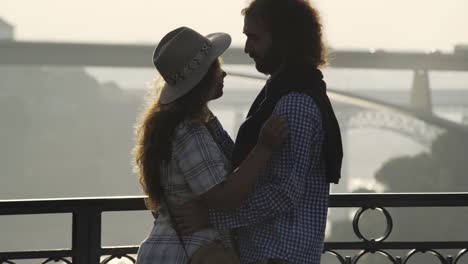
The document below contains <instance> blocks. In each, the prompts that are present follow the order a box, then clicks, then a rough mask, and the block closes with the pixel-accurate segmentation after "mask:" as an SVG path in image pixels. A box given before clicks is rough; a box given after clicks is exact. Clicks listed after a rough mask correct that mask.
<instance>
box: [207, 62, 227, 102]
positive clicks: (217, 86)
mask: <svg viewBox="0 0 468 264" xmlns="http://www.w3.org/2000/svg"><path fill="white" fill-rule="evenodd" d="M224 77H226V72H225V71H223V69H221V66H218V67H216V70H215V73H214V80H213V87H212V94H211V96H210V100H215V99H218V98H220V97H221V96H223V87H224Z"/></svg>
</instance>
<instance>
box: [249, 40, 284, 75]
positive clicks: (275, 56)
mask: <svg viewBox="0 0 468 264" xmlns="http://www.w3.org/2000/svg"><path fill="white" fill-rule="evenodd" d="M280 54H281V53H280V51H279V50H278V49H276V48H275V47H274V46H273V45H272V46H271V47H270V48H269V49H268V51H267V52H266V53H265V56H264V57H263V59H262V60H258V61H256V63H255V68H257V71H259V72H261V73H264V74H272V73H274V72H275V71H276V70H277V69H278V68H279V66H280V65H281V63H282V62H283V60H282V59H281V56H280Z"/></svg>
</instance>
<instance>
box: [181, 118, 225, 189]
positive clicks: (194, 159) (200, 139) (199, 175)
mask: <svg viewBox="0 0 468 264" xmlns="http://www.w3.org/2000/svg"><path fill="white" fill-rule="evenodd" d="M174 155H175V157H174V158H175V160H176V162H177V164H178V166H179V168H180V170H181V172H182V173H183V175H184V179H185V181H186V182H187V184H188V185H189V186H190V188H191V190H192V191H193V193H194V194H195V195H201V194H203V193H205V192H206V191H208V190H209V189H211V188H212V187H214V186H215V185H217V184H219V183H221V182H223V181H224V180H225V177H226V175H227V174H228V170H227V166H226V160H225V158H223V154H222V152H221V150H220V149H219V147H218V145H217V144H216V142H215V141H214V140H213V137H212V136H211V135H210V133H209V132H208V130H207V129H206V127H205V126H203V125H198V124H187V125H186V127H185V129H184V132H183V133H180V134H179V135H178V136H177V140H176V144H175V147H174Z"/></svg>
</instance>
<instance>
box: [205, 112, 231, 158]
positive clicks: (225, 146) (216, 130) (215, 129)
mask: <svg viewBox="0 0 468 264" xmlns="http://www.w3.org/2000/svg"><path fill="white" fill-rule="evenodd" d="M207 126H208V127H209V129H210V131H211V133H212V134H213V136H214V138H215V139H216V140H217V142H218V144H219V145H220V147H221V149H222V151H223V153H224V155H225V156H226V158H228V160H231V157H232V151H233V150H234V141H233V140H232V138H231V137H230V136H229V134H228V133H227V132H226V130H224V128H223V126H222V125H221V123H220V122H219V120H218V118H217V117H213V118H212V119H210V121H208V123H207Z"/></svg>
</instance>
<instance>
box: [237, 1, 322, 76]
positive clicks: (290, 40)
mask: <svg viewBox="0 0 468 264" xmlns="http://www.w3.org/2000/svg"><path fill="white" fill-rule="evenodd" d="M242 15H244V16H246V17H249V18H254V19H255V20H257V21H258V22H259V23H262V24H263V25H264V26H265V27H266V29H267V30H268V31H269V32H270V33H271V36H272V42H273V45H274V46H275V48H277V49H278V50H279V52H280V53H281V55H282V56H283V59H284V61H285V62H286V63H304V62H306V63H309V64H313V65H314V66H315V67H320V66H323V65H325V64H326V63H327V53H328V51H327V48H326V46H325V43H324V40H323V34H322V23H321V19H320V15H319V12H318V11H317V10H316V9H315V8H314V7H312V6H311V4H310V2H309V1H307V0H254V1H252V2H251V3H250V5H249V6H247V7H246V8H244V9H243V10H242Z"/></svg>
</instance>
